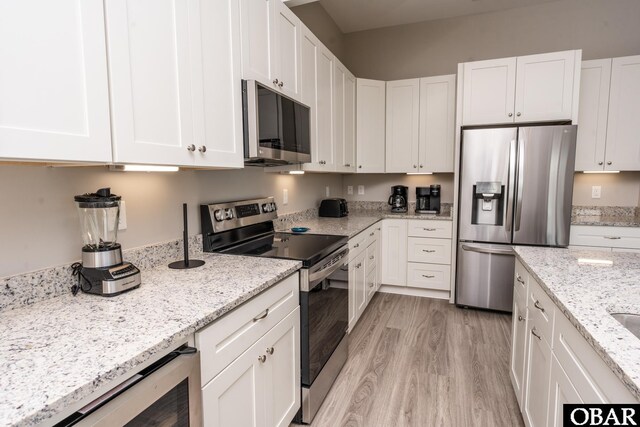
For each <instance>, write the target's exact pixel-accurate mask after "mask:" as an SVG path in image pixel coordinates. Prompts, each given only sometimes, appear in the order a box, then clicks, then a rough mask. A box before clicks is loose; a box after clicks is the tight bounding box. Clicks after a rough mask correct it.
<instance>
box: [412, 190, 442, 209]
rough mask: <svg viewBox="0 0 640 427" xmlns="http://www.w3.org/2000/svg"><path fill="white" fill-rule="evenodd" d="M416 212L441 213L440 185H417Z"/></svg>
mask: <svg viewBox="0 0 640 427" xmlns="http://www.w3.org/2000/svg"><path fill="white" fill-rule="evenodd" d="M416 213H431V214H433V213H435V214H439V213H440V185H438V184H434V185H431V186H429V187H416Z"/></svg>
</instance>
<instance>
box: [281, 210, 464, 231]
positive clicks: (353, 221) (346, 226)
mask: <svg viewBox="0 0 640 427" xmlns="http://www.w3.org/2000/svg"><path fill="white" fill-rule="evenodd" d="M386 218H392V219H421V220H426V219H428V220H438V221H452V217H451V216H450V215H433V214H415V213H411V212H408V213H392V212H389V211H380V210H354V211H351V212H349V215H348V216H345V217H342V218H320V217H315V218H300V219H299V220H293V221H287V222H281V223H278V224H276V231H286V232H290V231H291V227H307V228H309V231H306V232H305V233H306V234H329V235H335V236H347V237H349V238H351V237H354V236H356V235H357V234H359V233H361V232H363V231H364V230H366V229H367V228H369V227H370V226H372V225H373V224H375V223H376V222H378V221H380V220H382V219H386Z"/></svg>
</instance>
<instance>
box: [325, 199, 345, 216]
mask: <svg viewBox="0 0 640 427" xmlns="http://www.w3.org/2000/svg"><path fill="white" fill-rule="evenodd" d="M348 214H349V209H348V208H347V201H346V200H345V199H324V200H323V201H322V202H320V210H319V212H318V215H319V216H324V217H331V218H340V217H343V216H347V215H348Z"/></svg>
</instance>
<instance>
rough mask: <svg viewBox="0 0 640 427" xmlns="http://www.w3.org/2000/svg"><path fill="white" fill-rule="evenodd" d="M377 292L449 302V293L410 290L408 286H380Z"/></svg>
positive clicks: (430, 290)
mask: <svg viewBox="0 0 640 427" xmlns="http://www.w3.org/2000/svg"><path fill="white" fill-rule="evenodd" d="M378 292H383V293H386V294H396V295H409V296H413V297H424V298H436V299H446V300H449V291H439V290H435V289H419V288H410V287H408V286H392V285H382V286H380V289H378Z"/></svg>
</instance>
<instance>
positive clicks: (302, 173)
mask: <svg viewBox="0 0 640 427" xmlns="http://www.w3.org/2000/svg"><path fill="white" fill-rule="evenodd" d="M289 175H304V171H289Z"/></svg>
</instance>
